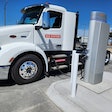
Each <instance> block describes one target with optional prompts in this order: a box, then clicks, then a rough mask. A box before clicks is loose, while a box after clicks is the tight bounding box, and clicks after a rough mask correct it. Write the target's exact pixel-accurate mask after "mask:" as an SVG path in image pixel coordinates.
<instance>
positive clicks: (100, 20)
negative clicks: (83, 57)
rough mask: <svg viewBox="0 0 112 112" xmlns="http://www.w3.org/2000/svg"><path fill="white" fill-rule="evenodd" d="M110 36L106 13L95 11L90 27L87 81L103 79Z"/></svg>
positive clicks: (86, 66) (94, 82)
mask: <svg viewBox="0 0 112 112" xmlns="http://www.w3.org/2000/svg"><path fill="white" fill-rule="evenodd" d="M108 37H109V25H108V24H107V23H106V15H105V14H104V13H102V12H96V11H93V12H92V14H91V20H90V28H89V41H88V46H87V49H88V58H87V61H86V64H85V76H84V81H85V82H88V83H91V84H97V83H100V82H101V81H102V77H103V71H104V62H105V57H106V48H107V39H108Z"/></svg>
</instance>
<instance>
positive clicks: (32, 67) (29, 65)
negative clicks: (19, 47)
mask: <svg viewBox="0 0 112 112" xmlns="http://www.w3.org/2000/svg"><path fill="white" fill-rule="evenodd" d="M37 71H38V67H37V64H36V63H35V62H33V61H26V62H24V63H23V64H22V65H21V66H20V68H19V74H20V76H21V77H22V78H23V79H31V78H32V77H34V76H35V75H36V73H37Z"/></svg>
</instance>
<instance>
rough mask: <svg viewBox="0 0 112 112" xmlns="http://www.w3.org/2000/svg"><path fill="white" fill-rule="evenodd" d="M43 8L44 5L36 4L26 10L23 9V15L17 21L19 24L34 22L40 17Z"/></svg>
mask: <svg viewBox="0 0 112 112" xmlns="http://www.w3.org/2000/svg"><path fill="white" fill-rule="evenodd" d="M43 8H44V7H42V6H36V7H32V8H28V9H26V10H24V9H23V16H22V18H21V20H20V21H19V24H36V23H37V22H38V20H39V18H40V15H41V13H42V10H43Z"/></svg>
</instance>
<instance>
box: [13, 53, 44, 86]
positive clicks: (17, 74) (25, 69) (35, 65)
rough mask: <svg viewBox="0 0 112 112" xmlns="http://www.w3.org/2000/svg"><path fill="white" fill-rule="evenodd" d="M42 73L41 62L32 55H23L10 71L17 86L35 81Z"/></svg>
mask: <svg viewBox="0 0 112 112" xmlns="http://www.w3.org/2000/svg"><path fill="white" fill-rule="evenodd" d="M42 72H43V66H42V61H41V59H40V58H39V57H37V56H35V55H33V54H29V55H25V56H23V57H21V58H20V59H18V60H17V61H16V63H15V64H14V65H13V67H12V69H11V75H12V78H13V80H14V81H15V82H16V83H17V84H26V83H30V82H33V81H36V80H38V79H39V78H40V76H41V75H42Z"/></svg>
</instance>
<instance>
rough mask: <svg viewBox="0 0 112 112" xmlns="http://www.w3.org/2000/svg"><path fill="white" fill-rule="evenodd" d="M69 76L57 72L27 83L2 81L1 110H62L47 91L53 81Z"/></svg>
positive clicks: (35, 111)
mask: <svg viewBox="0 0 112 112" xmlns="http://www.w3.org/2000/svg"><path fill="white" fill-rule="evenodd" d="M68 77H69V76H67V75H66V74H65V75H60V74H57V75H56V74H55V75H54V76H50V77H45V78H43V79H41V80H40V81H37V82H34V83H30V84H26V85H17V84H14V83H10V82H8V81H6V80H4V81H3V80H2V81H0V112H62V111H61V109H59V108H58V107H57V106H56V105H55V104H54V103H53V102H52V101H51V100H50V99H49V98H48V96H47V95H46V94H45V93H46V90H47V89H48V87H49V86H50V85H51V84H52V83H53V82H55V81H58V80H62V79H66V78H68Z"/></svg>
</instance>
